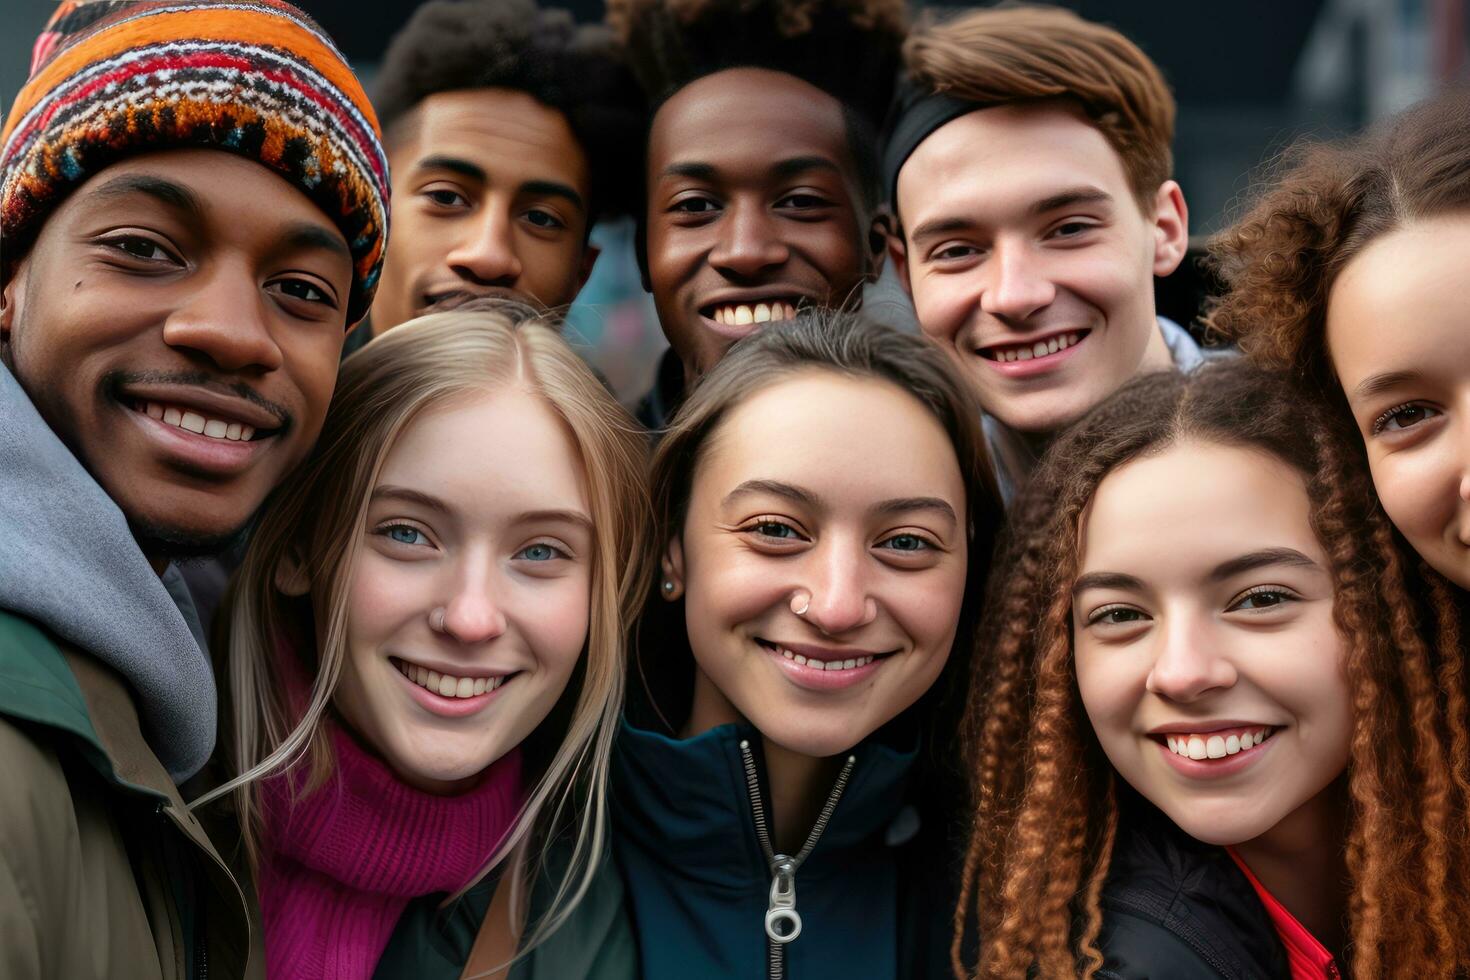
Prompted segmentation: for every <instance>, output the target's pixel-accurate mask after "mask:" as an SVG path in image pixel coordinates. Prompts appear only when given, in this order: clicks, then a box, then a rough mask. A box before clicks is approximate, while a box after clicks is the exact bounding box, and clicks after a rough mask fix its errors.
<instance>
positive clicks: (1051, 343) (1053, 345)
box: [1046, 337, 1061, 354]
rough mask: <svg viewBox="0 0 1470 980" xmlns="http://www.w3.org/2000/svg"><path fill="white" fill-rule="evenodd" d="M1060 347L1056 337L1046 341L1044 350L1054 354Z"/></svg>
mask: <svg viewBox="0 0 1470 980" xmlns="http://www.w3.org/2000/svg"><path fill="white" fill-rule="evenodd" d="M1060 348H1061V342H1060V341H1059V340H1058V339H1057V338H1056V337H1053V338H1052V339H1051V340H1048V341H1047V342H1046V352H1047V353H1048V354H1055V353H1056V352H1057V351H1058V350H1059V349H1060Z"/></svg>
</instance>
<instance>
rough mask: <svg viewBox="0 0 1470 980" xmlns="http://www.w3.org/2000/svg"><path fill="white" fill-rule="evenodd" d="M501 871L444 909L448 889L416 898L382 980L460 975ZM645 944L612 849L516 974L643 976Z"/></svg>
mask: <svg viewBox="0 0 1470 980" xmlns="http://www.w3.org/2000/svg"><path fill="white" fill-rule="evenodd" d="M568 856H569V855H568V854H567V853H566V851H564V850H553V851H552V854H551V856H550V859H549V864H550V865H551V866H552V868H553V869H554V870H553V871H552V872H551V874H549V875H547V876H544V877H543V879H542V880H541V881H540V882H538V883H537V885H536V888H535V889H534V890H533V892H532V896H531V915H532V916H533V917H535V916H537V915H539V914H540V913H541V912H543V911H544V910H545V907H546V903H547V901H548V900H549V897H550V896H549V894H548V892H549V889H550V888H553V887H554V883H553V882H552V881H550V880H548V879H549V878H554V877H555V876H557V875H559V874H560V872H561V870H562V867H563V864H562V862H564V861H565V860H567V858H568ZM498 880H499V875H487V876H486V878H485V880H484V881H481V882H480V883H479V884H478V885H476V886H475V887H474V888H471V889H470V890H469V891H468V892H466V893H465V894H464V896H463V897H462V898H460V900H459V901H457V902H455V903H453V904H452V905H450V906H448V907H447V908H440V904H441V903H442V902H443V900H444V896H443V895H431V896H428V897H427V898H421V899H418V900H417V901H415V902H412V903H410V904H409V906H408V908H407V909H405V910H404V913H403V915H402V916H401V917H400V918H399V920H398V925H397V926H396V927H395V928H394V930H393V936H392V937H391V938H390V939H389V941H388V948H387V949H385V950H384V951H383V955H382V957H381V958H380V959H379V960H378V968H377V971H376V972H375V973H374V974H373V977H374V980H459V975H460V973H461V972H462V971H463V970H464V966H465V962H466V961H467V960H468V959H469V956H470V950H471V948H473V946H474V944H475V937H476V936H477V935H478V934H479V931H480V925H481V924H482V923H483V922H484V921H485V913H486V912H487V911H488V910H489V908H490V900H491V898H492V897H493V896H494V894H495V885H496V882H497V881H498ZM637 976H638V951H637V948H636V946H635V945H634V942H633V929H632V923H631V922H630V921H629V919H628V913H627V910H626V908H625V906H624V903H623V884H622V881H621V879H619V877H618V872H617V869H616V868H615V867H614V866H613V863H612V860H611V857H610V856H605V857H604V859H603V861H602V863H601V865H600V866H599V867H598V870H597V875H596V877H595V878H594V879H593V881H592V886H591V887H590V888H589V889H588V890H587V894H586V896H585V897H584V898H583V899H582V901H581V902H580V903H578V905H577V907H576V908H575V909H573V910H572V914H571V916H570V917H569V918H567V920H566V921H565V922H563V923H562V926H561V928H559V929H558V930H557V931H556V932H554V933H552V934H551V936H550V938H548V939H547V940H546V941H545V942H544V943H542V944H541V945H539V946H537V947H536V948H535V949H533V950H531V952H530V953H529V954H527V955H526V956H524V957H523V958H522V959H520V960H518V961H516V963H515V965H514V966H512V967H511V970H510V978H509V980H635V978H636V977H637Z"/></svg>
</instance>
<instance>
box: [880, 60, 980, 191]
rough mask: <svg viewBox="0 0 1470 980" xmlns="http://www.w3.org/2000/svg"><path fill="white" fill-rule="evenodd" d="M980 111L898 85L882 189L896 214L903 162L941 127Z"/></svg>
mask: <svg viewBox="0 0 1470 980" xmlns="http://www.w3.org/2000/svg"><path fill="white" fill-rule="evenodd" d="M981 108H984V107H983V106H982V105H981V104H980V103H978V102H971V101H970V100H968V99H957V98H955V97H954V96H952V95H945V94H944V93H943V92H930V91H929V90H927V89H920V88H918V87H916V86H915V85H914V84H913V83H912V82H909V81H908V80H907V79H905V80H902V81H900V82H899V83H898V86H897V88H896V89H895V91H894V94H893V105H892V107H891V108H890V109H889V110H888V125H887V126H885V127H884V132H885V134H886V139H885V140H884V141H883V186H884V187H885V188H886V189H887V190H888V201H889V203H890V204H891V205H892V206H893V210H894V212H895V213H897V211H898V172H899V171H900V170H901V169H903V165H904V161H906V160H908V158H909V157H910V156H912V155H913V152H914V151H915V150H917V149H918V148H919V144H920V143H922V142H924V141H925V140H926V139H928V138H929V135H930V134H931V133H933V132H934V131H935V130H936V129H938V128H939V127H940V126H943V125H944V124H945V123H948V122H953V121H954V120H956V119H958V118H959V117H960V116H963V115H966V114H967V113H971V112H974V111H975V110H976V109H981Z"/></svg>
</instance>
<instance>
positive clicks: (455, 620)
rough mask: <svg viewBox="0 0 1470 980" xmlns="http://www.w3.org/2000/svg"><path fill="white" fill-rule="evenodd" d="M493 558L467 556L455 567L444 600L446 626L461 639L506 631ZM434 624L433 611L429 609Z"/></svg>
mask: <svg viewBox="0 0 1470 980" xmlns="http://www.w3.org/2000/svg"><path fill="white" fill-rule="evenodd" d="M496 593H497V589H496V585H495V582H494V573H493V569H492V567H491V562H490V561H488V560H480V559H474V558H468V556H467V560H466V561H464V562H463V564H462V566H461V567H460V568H458V569H456V570H455V576H454V581H453V587H452V589H451V590H450V594H449V596H448V597H447V600H446V601H445V603H444V606H443V609H444V620H443V630H442V632H444V633H445V634H446V635H448V636H451V637H453V638H454V639H456V640H458V641H459V642H460V643H485V642H487V641H489V640H493V639H495V638H496V637H497V636H500V635H501V634H502V633H504V632H505V627H506V621H505V610H504V609H503V608H502V606H501V604H500V602H499V601H498V597H497V594H496ZM429 615H430V617H431V618H430V625H431V627H432V625H433V612H432V611H431V612H430V614H429Z"/></svg>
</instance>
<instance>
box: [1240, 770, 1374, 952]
mask: <svg viewBox="0 0 1470 980" xmlns="http://www.w3.org/2000/svg"><path fill="white" fill-rule="evenodd" d="M1346 797H1347V794H1346V792H1345V785H1344V783H1343V781H1342V780H1341V779H1339V780H1337V781H1335V782H1334V783H1332V784H1331V785H1330V786H1328V787H1327V788H1326V789H1324V790H1323V791H1322V792H1320V793H1318V794H1317V795H1316V796H1315V797H1313V798H1312V799H1310V800H1308V801H1307V802H1306V803H1303V804H1302V805H1301V806H1300V807H1298V808H1297V809H1296V810H1294V811H1292V812H1291V813H1290V814H1288V815H1287V816H1286V817H1285V818H1284V819H1283V820H1282V821H1281V822H1280V823H1278V824H1276V826H1274V827H1272V828H1271V829H1270V830H1268V831H1266V832H1265V833H1264V834H1262V835H1261V836H1259V837H1257V838H1256V839H1254V840H1250V841H1246V842H1245V843H1243V844H1237V845H1236V847H1235V852H1236V853H1237V854H1239V855H1240V858H1241V860H1242V861H1244V862H1245V863H1246V865H1247V866H1248V867H1249V868H1250V869H1251V873H1252V874H1254V875H1255V876H1256V877H1257V878H1259V879H1260V881H1261V884H1263V885H1265V886H1266V890H1267V891H1269V892H1270V893H1271V894H1272V895H1274V896H1275V897H1276V900H1277V901H1278V902H1280V903H1281V904H1282V905H1284V906H1286V909H1287V911H1289V912H1290V913H1291V914H1292V915H1294V916H1296V918H1297V921H1298V922H1300V923H1301V924H1302V925H1303V926H1305V927H1306V928H1307V929H1308V931H1310V932H1311V933H1312V935H1313V936H1316V937H1317V940H1318V941H1319V942H1320V943H1322V945H1323V946H1326V947H1327V949H1328V950H1329V951H1331V952H1332V953H1333V955H1334V956H1336V955H1338V954H1340V953H1341V951H1342V949H1343V946H1344V945H1345V944H1346V941H1347V930H1346V928H1345V927H1344V921H1345V919H1346V913H1347V892H1348V888H1347V862H1346V858H1345V855H1344V853H1343V843H1344V842H1345V841H1346V839H1347V818H1346V813H1347V809H1348V800H1347V798H1346Z"/></svg>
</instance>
